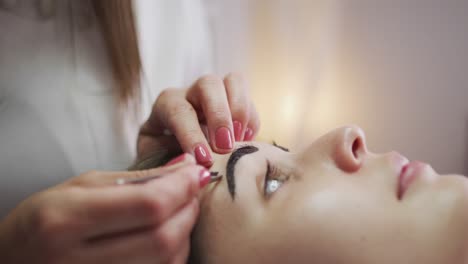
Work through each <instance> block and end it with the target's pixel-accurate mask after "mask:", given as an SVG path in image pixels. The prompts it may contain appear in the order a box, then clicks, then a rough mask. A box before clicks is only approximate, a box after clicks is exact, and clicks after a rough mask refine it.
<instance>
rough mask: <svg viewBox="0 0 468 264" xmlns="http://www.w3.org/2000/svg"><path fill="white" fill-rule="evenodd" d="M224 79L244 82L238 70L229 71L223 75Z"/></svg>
mask: <svg viewBox="0 0 468 264" xmlns="http://www.w3.org/2000/svg"><path fill="white" fill-rule="evenodd" d="M224 80H225V81H226V82H228V83H232V84H242V83H243V82H244V77H243V75H242V74H240V73H238V72H230V73H228V74H227V75H226V77H224Z"/></svg>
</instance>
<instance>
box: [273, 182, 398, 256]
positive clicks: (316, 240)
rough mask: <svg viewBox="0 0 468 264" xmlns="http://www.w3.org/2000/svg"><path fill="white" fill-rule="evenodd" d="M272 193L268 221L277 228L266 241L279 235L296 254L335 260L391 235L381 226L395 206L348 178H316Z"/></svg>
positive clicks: (385, 222)
mask: <svg viewBox="0 0 468 264" xmlns="http://www.w3.org/2000/svg"><path fill="white" fill-rule="evenodd" d="M291 187H292V186H291ZM278 194H280V193H278ZM281 196H284V197H281ZM275 198H278V199H277V200H278V201H276V202H277V205H276V208H272V211H273V213H272V215H271V217H270V219H269V222H268V223H269V225H271V226H275V229H274V233H272V232H271V230H270V233H268V236H270V237H269V238H268V240H270V241H274V240H275V239H276V240H278V239H279V240H281V242H282V243H285V244H286V245H288V247H289V249H293V250H294V252H295V254H296V255H297V256H298V257H300V258H303V257H308V258H309V259H313V260H315V261H319V260H320V261H322V262H328V263H329V262H334V261H338V260H337V259H336V258H337V257H338V255H339V256H340V257H346V256H347V257H349V256H353V255H354V253H355V252H360V251H362V250H365V249H366V248H369V247H370V246H372V244H373V243H375V242H382V241H377V240H379V239H380V238H382V237H387V238H389V237H390V236H391V232H392V231H391V228H390V229H386V228H385V227H386V226H385V225H386V224H387V223H388V219H390V218H392V215H393V214H394V213H395V211H394V210H393V209H392V208H394V207H393V205H392V204H382V203H381V201H376V200H375V199H369V198H370V197H369V196H368V194H365V193H364V192H362V190H361V189H360V188H358V187H356V186H355V185H353V184H352V183H349V182H344V183H336V182H335V183H333V185H330V184H326V183H316V185H315V186H310V187H308V188H307V189H306V188H304V189H302V188H294V192H291V193H289V194H284V195H283V194H280V195H278V197H275ZM273 219H275V220H273ZM337 252H340V254H337Z"/></svg>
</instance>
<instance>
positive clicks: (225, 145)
mask: <svg viewBox="0 0 468 264" xmlns="http://www.w3.org/2000/svg"><path fill="white" fill-rule="evenodd" d="M215 140H216V147H217V148H219V149H232V136H231V131H230V130H229V128H227V127H220V128H218V130H216V134H215Z"/></svg>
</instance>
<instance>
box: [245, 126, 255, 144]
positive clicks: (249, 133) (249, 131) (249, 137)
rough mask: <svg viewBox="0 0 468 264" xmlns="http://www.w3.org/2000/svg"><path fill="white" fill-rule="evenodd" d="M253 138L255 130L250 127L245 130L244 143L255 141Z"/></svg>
mask: <svg viewBox="0 0 468 264" xmlns="http://www.w3.org/2000/svg"><path fill="white" fill-rule="evenodd" d="M253 136H254V132H253V130H252V129H251V128H250V127H248V128H247V129H246V130H245V135H244V141H251V140H252V139H253Z"/></svg>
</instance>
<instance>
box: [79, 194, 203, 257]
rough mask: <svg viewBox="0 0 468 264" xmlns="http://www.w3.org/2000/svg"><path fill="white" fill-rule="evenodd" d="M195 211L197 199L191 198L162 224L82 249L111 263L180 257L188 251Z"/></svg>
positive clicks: (196, 212)
mask: <svg viewBox="0 0 468 264" xmlns="http://www.w3.org/2000/svg"><path fill="white" fill-rule="evenodd" d="M198 212H199V208H198V201H197V199H196V198H193V199H192V200H191V201H189V202H188V203H187V204H185V206H184V207H182V208H180V210H179V211H177V212H176V213H175V214H174V215H173V217H171V218H170V219H169V220H168V221H166V222H165V223H163V224H162V225H161V226H158V227H156V228H150V229H145V230H141V231H137V232H134V233H129V234H125V235H123V236H118V237H113V238H111V239H108V240H103V241H99V242H95V243H89V244H87V245H86V247H84V249H83V250H86V251H87V255H88V256H94V257H95V258H98V259H105V260H106V261H107V262H110V263H128V262H129V261H130V260H131V261H132V262H135V263H168V262H169V260H171V259H174V258H175V259H183V256H184V255H187V254H188V253H187V252H188V249H187V244H189V241H190V240H189V239H190V232H191V230H192V228H193V226H194V224H195V221H196V219H197V216H198ZM185 258H186V257H185ZM181 263H183V262H181Z"/></svg>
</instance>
